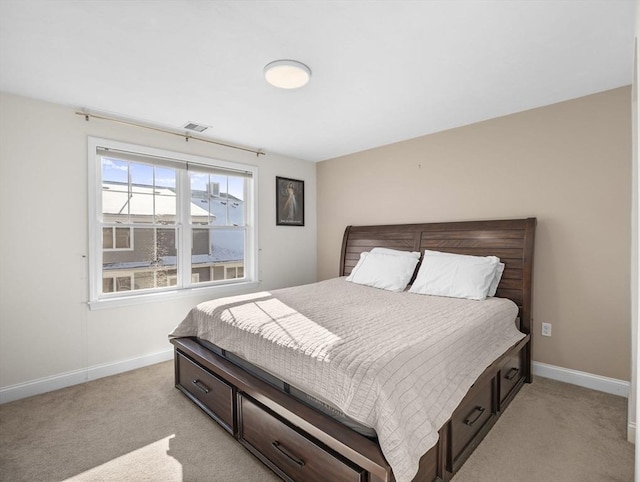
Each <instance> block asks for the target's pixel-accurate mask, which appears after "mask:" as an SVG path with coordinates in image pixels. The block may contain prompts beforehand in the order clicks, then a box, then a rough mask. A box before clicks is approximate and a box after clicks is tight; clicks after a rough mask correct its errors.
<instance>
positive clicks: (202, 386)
mask: <svg viewBox="0 0 640 482" xmlns="http://www.w3.org/2000/svg"><path fill="white" fill-rule="evenodd" d="M191 383H193V384H194V385H195V386H196V387H198V388H199V389H200V390H202V391H203V392H204V393H209V387H208V386H206V385H205V384H204V383H202V382H201V381H200V380H198V379H197V378H196V379H195V380H193V381H192V382H191Z"/></svg>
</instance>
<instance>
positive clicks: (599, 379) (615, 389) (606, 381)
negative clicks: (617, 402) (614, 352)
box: [531, 362, 635, 430]
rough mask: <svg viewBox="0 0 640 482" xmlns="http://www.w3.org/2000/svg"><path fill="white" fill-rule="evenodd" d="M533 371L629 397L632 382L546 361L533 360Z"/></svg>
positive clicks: (581, 385)
mask: <svg viewBox="0 0 640 482" xmlns="http://www.w3.org/2000/svg"><path fill="white" fill-rule="evenodd" d="M531 368H532V371H533V374H534V375H537V376H539V377H544V378H551V379H552V380H558V381H560V382H565V383H571V384H572V385H578V386H580V387H585V388H590V389H592V390H598V391H599V392H605V393H610V394H612V395H619V396H621V397H627V398H628V397H629V386H630V383H629V382H626V381H624V380H618V379H616V378H609V377H603V376H600V375H593V374H592V373H587V372H581V371H578V370H571V369H569V368H562V367H557V366H555V365H547V364H546V363H540V362H533V363H532V367H531ZM634 430H635V427H634Z"/></svg>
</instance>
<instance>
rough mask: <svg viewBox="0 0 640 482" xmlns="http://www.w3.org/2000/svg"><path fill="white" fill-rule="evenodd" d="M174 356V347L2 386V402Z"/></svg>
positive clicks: (0, 393)
mask: <svg viewBox="0 0 640 482" xmlns="http://www.w3.org/2000/svg"><path fill="white" fill-rule="evenodd" d="M172 358H173V349H171V348H169V349H167V350H163V351H159V352H156V353H150V354H148V355H143V356H139V357H135V358H129V359H127V360H122V361H119V362H115V363H105V364H102V365H94V366H91V367H88V368H84V369H82V370H73V371H71V372H66V373H61V374H59V375H53V376H50V377H44V378H39V379H37V380H32V381H30V382H25V383H19V384H17V385H11V386H8V387H4V388H0V404H2V403H7V402H13V401H14V400H20V399H22V398H27V397H31V396H33V395H39V394H41V393H45V392H50V391H52V390H58V389H60V388H65V387H70V386H72V385H78V384H80V383H85V382H88V381H90V380H96V379H98V378H103V377H108V376H110V375H116V374H118V373H123V372H127V371H129V370H135V369H136V368H142V367H146V366H148V365H153V364H155V363H160V362H163V361H167V360H171V359H172Z"/></svg>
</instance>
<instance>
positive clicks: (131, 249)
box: [103, 226, 135, 252]
mask: <svg viewBox="0 0 640 482" xmlns="http://www.w3.org/2000/svg"><path fill="white" fill-rule="evenodd" d="M103 229H111V238H112V240H113V246H114V247H113V248H104V250H105V251H107V252H117V251H133V250H134V249H135V246H134V245H133V241H134V240H133V228H131V227H120V226H103ZM116 229H128V230H129V247H128V248H116V247H115V246H116Z"/></svg>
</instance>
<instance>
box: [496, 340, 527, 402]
mask: <svg viewBox="0 0 640 482" xmlns="http://www.w3.org/2000/svg"><path fill="white" fill-rule="evenodd" d="M523 358H524V349H522V350H520V351H519V352H518V353H516V354H515V355H513V356H512V357H510V358H508V359H507V362H506V363H505V364H504V365H503V366H502V368H500V374H499V377H500V378H499V380H500V409H501V410H502V402H504V401H505V399H506V398H507V397H508V396H509V395H510V394H511V392H512V390H513V389H514V388H515V387H516V385H517V384H518V382H519V381H520V380H521V379H522V378H523V377H524V370H523V367H524V363H523Z"/></svg>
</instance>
